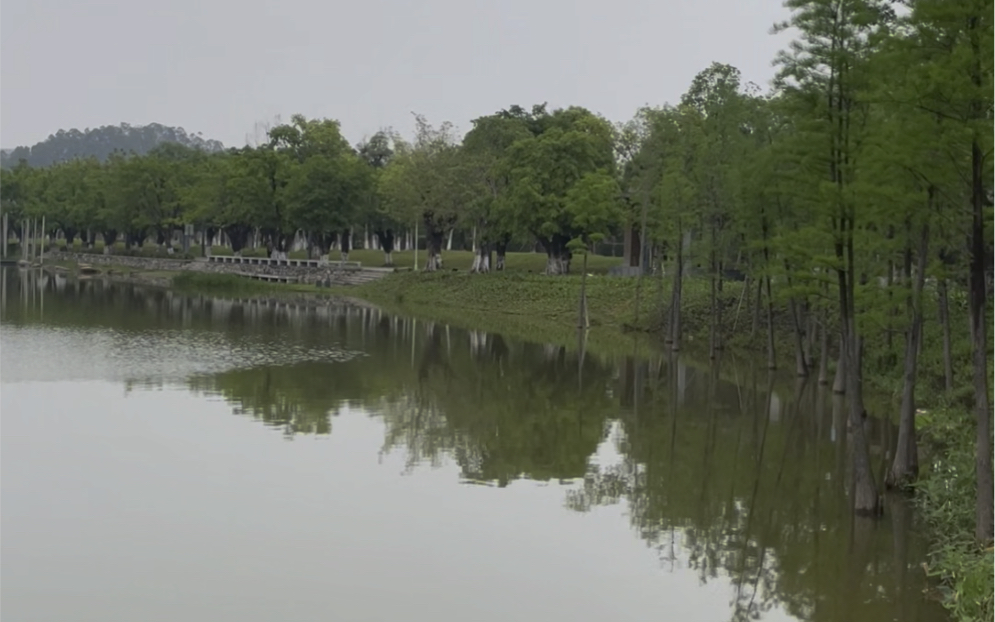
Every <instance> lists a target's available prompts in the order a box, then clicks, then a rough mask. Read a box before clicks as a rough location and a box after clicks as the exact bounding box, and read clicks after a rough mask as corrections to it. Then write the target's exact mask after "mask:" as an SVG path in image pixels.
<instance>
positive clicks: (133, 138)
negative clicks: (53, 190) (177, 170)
mask: <svg viewBox="0 0 995 622" xmlns="http://www.w3.org/2000/svg"><path fill="white" fill-rule="evenodd" d="M161 143H179V144H181V145H185V146H187V147H194V148H197V149H203V150H204V151H209V152H214V151H222V150H224V145H222V144H221V142H219V141H217V140H207V139H204V138H202V137H201V136H200V135H199V134H188V133H187V132H186V130H184V129H183V128H182V127H167V126H165V125H159V124H158V123H151V124H149V125H139V126H132V125H128V124H127V123H122V124H121V125H105V126H103V127H98V128H96V129H90V128H87V129H85V130H82V131H80V130H77V129H72V130H59V131H58V132H56V133H55V134H52V135H51V136H49V137H48V138H47V139H45V140H43V141H42V142H40V143H38V144H36V145H34V146H33V147H17V148H16V149H3V150H2V151H0V166H2V167H5V168H6V167H12V166H15V165H16V164H17V163H18V162H19V161H21V160H22V159H24V160H27V162H28V164H29V165H30V166H50V165H52V164H55V163H57V162H65V161H67V160H73V159H75V158H87V157H91V156H96V157H97V158H98V159H99V160H101V161H103V160H106V159H107V157H108V156H110V155H111V154H112V153H114V152H115V151H123V152H125V153H130V152H132V151H133V152H135V153H137V154H140V155H141V154H145V153H148V152H149V151H151V150H152V149H153V148H155V146H156V145H159V144H161Z"/></svg>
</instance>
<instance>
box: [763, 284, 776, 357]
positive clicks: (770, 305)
mask: <svg viewBox="0 0 995 622" xmlns="http://www.w3.org/2000/svg"><path fill="white" fill-rule="evenodd" d="M764 283H765V285H766V287H767V369H777V353H776V351H775V350H774V298H773V296H772V295H771V291H770V275H769V274H768V275H766V276H765V277H764Z"/></svg>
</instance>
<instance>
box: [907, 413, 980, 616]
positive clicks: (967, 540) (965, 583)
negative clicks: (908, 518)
mask: <svg viewBox="0 0 995 622" xmlns="http://www.w3.org/2000/svg"><path fill="white" fill-rule="evenodd" d="M920 429H921V430H922V434H923V441H924V442H925V444H926V448H927V452H928V455H929V456H930V460H929V464H928V468H927V470H926V472H925V474H924V475H923V476H922V478H921V479H920V480H919V482H918V483H917V485H916V488H917V489H918V492H919V493H920V494H919V495H918V497H917V498H918V500H919V504H918V505H919V507H920V510H921V512H922V515H923V517H924V518H925V520H926V521H927V523H928V524H930V526H931V527H932V532H933V533H934V534H935V541H934V543H933V547H932V550H931V554H930V564H929V566H928V567H927V572H928V573H929V574H930V576H934V577H938V578H940V579H942V580H943V581H944V585H943V586H942V592H943V597H944V601H945V604H946V605H947V606H948V607H949V609H950V610H951V612H952V613H953V615H954V616H955V618H956V619H957V620H964V621H967V620H989V619H991V618H992V616H993V615H995V586H993V584H992V574H993V572H995V567H993V554H992V549H991V548H990V547H989V548H987V549H982V548H980V547H979V546H978V545H977V543H976V542H975V540H974V489H975V482H976V480H977V475H976V471H975V467H974V452H973V451H971V449H972V447H973V445H972V440H973V437H974V426H973V425H972V420H971V417H970V415H968V414H967V413H966V412H963V411H961V410H959V409H956V408H946V407H940V408H937V409H934V410H930V411H928V412H925V413H922V414H921V416H920Z"/></svg>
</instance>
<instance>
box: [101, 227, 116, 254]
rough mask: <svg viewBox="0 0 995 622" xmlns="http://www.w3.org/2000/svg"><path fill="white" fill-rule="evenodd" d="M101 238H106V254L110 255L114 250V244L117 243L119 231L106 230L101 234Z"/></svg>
mask: <svg viewBox="0 0 995 622" xmlns="http://www.w3.org/2000/svg"><path fill="white" fill-rule="evenodd" d="M100 236H101V237H102V238H104V254H105V255H110V254H111V253H112V252H113V250H114V244H115V243H116V242H117V236H118V232H117V229H104V230H103V231H101V232H100Z"/></svg>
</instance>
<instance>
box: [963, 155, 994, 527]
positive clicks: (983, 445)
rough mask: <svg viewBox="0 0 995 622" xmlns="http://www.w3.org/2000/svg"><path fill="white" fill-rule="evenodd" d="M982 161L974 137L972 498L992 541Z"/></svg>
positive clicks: (978, 518) (978, 520)
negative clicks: (974, 473)
mask: <svg viewBox="0 0 995 622" xmlns="http://www.w3.org/2000/svg"><path fill="white" fill-rule="evenodd" d="M983 179H984V162H983V155H982V153H981V146H980V145H979V144H978V141H977V139H975V140H973V141H972V143H971V182H972V183H971V186H972V188H971V207H972V212H973V218H972V222H971V238H970V244H971V247H970V248H971V270H970V289H969V292H968V301H969V302H968V305H969V309H970V319H971V345H972V346H973V350H974V351H973V356H972V362H973V368H974V374H973V376H974V414H975V418H976V420H977V422H976V434H977V440H976V443H977V447H976V448H975V468H976V470H977V475H978V484H977V485H978V490H977V498H976V500H975V501H976V510H977V511H976V520H975V538H976V539H977V541H978V542H980V543H982V544H988V543H989V542H991V541H992V535H993V533H992V532H993V529H995V525H993V510H995V507H993V505H995V500H993V482H992V479H993V474H992V427H991V416H992V414H991V411H990V410H989V403H988V345H989V343H988V336H987V332H988V330H987V329H988V326H987V322H986V320H985V307H986V304H985V303H986V297H987V284H986V283H985V269H986V266H985V263H986V253H985V198H986V197H985V189H984V186H983Z"/></svg>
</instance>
